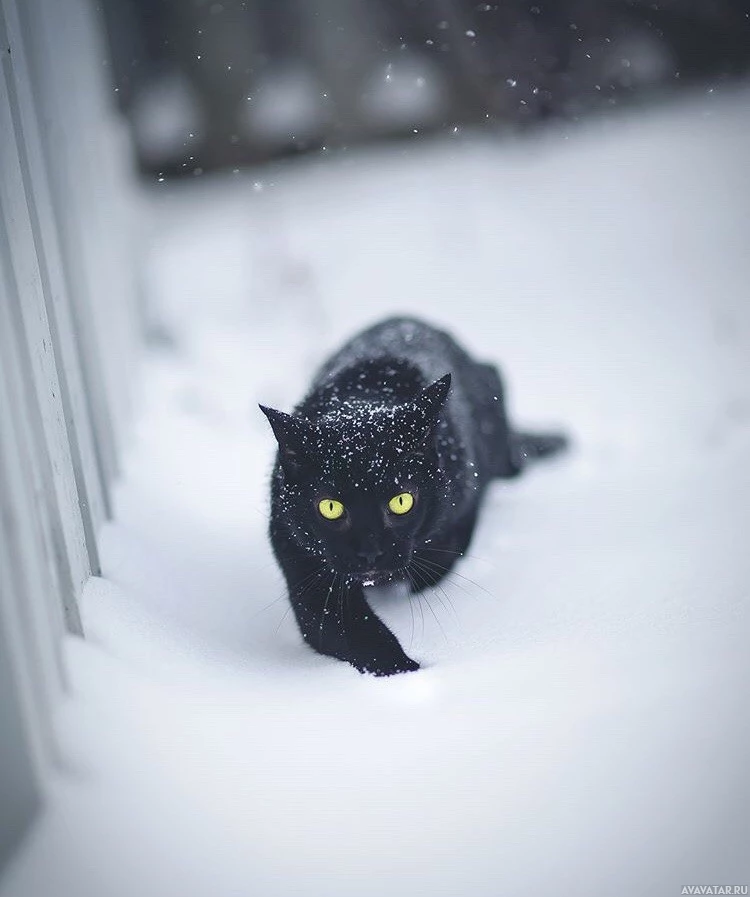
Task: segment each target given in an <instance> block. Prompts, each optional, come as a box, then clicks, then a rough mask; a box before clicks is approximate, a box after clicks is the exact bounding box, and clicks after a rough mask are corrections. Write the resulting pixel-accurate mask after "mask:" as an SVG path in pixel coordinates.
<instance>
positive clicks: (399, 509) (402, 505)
mask: <svg viewBox="0 0 750 897" xmlns="http://www.w3.org/2000/svg"><path fill="white" fill-rule="evenodd" d="M413 507H414V496H413V495H412V494H411V492H399V494H398V495H394V496H393V498H392V499H391V500H390V501H389V502H388V508H389V510H390V511H391V513H392V514H408V513H409V511H411V509H412V508H413Z"/></svg>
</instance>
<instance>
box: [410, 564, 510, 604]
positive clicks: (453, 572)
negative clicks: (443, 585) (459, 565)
mask: <svg viewBox="0 0 750 897" xmlns="http://www.w3.org/2000/svg"><path fill="white" fill-rule="evenodd" d="M420 560H421V561H428V559H427V558H425V557H421V556H420ZM428 562H429V563H430V564H433V566H435V567H437V568H438V569H440V570H442V571H443V572H444V573H445V574H446V575H449V576H458V577H460V578H461V579H465V580H466V582H469V583H471V584H472V585H473V586H474V587H475V588H477V589H481V590H482V591H483V592H484V593H485V594H486V595H488V596H489V597H490V598H492V599H493V600H494V601H496V600H497V596H496V595H493V594H492V592H489V591H488V590H487V589H485V588H484V586H480V585H479V583H478V582H474V580H473V579H469V577H468V576H464V575H463V574H462V573H458V572H457V571H456V570H452V569H450V568H448V567H443V566H441V565H440V564H438V563H437V561H432V560H430V561H428Z"/></svg>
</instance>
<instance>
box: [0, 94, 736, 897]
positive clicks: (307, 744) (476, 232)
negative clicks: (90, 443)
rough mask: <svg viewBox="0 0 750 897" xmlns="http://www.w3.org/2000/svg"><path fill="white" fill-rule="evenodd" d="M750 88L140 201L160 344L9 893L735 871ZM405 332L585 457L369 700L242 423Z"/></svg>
mask: <svg viewBox="0 0 750 897" xmlns="http://www.w3.org/2000/svg"><path fill="white" fill-rule="evenodd" d="M748 99H749V97H748V93H747V91H746V90H745V91H740V92H738V93H737V94H736V95H733V96H728V97H725V98H723V99H719V98H718V96H717V95H715V94H714V95H712V96H711V97H710V98H709V97H706V98H702V99H701V98H695V99H693V100H692V101H691V102H689V103H687V104H682V105H680V106H675V107H669V108H667V107H665V108H661V109H658V110H655V111H652V112H651V113H648V114H645V113H641V114H640V115H635V114H634V115H632V116H630V117H621V118H618V119H603V120H601V121H596V122H593V123H590V124H588V125H586V126H585V127H580V128H578V129H575V130H571V131H570V132H554V131H550V132H548V133H545V134H542V135H541V136H536V137H531V138H529V139H528V140H525V141H519V142H517V143H514V142H506V143H504V144H498V145H495V144H494V143H493V142H492V141H491V140H489V139H487V138H480V137H477V136H474V137H468V136H467V137H464V136H462V137H461V138H459V139H456V138H450V139H446V140H445V141H437V142H433V143H422V144H420V145H410V146H409V147H408V148H397V147H392V148H389V149H388V150H385V151H379V152H374V151H373V152H371V153H370V154H364V153H361V154H357V155H349V154H344V155H342V156H339V157H337V158H333V157H331V158H329V159H327V160H326V161H310V162H306V163H303V164H298V165H297V166H296V167H289V168H280V169H277V170H268V171H266V172H263V173H258V172H255V173H254V174H253V175H252V176H243V175H240V176H234V177H230V176H228V177H227V178H226V179H225V180H214V181H211V182H209V181H207V180H203V181H202V182H201V183H192V184H191V185H190V186H189V187H188V188H184V187H175V188H171V187H169V186H160V187H159V188H158V191H157V192H155V193H153V194H152V195H149V196H147V197H145V198H144V222H145V224H144V227H145V226H147V227H148V234H149V242H150V246H151V253H150V256H149V259H148V269H147V276H148V281H149V284H150V287H151V288H152V290H153V292H154V294H155V295H156V296H157V297H158V313H159V315H160V317H161V319H162V320H163V321H164V324H165V326H166V328H167V330H168V331H169V332H171V333H172V334H173V335H174V345H172V346H157V347H153V348H152V349H151V350H150V351H149V353H148V355H147V357H146V359H145V362H144V363H145V377H144V389H143V395H142V401H141V408H140V414H139V417H138V421H137V426H136V428H135V432H134V435H133V439H132V444H131V445H130V446H129V447H128V450H127V453H126V457H125V463H124V470H123V476H122V481H121V483H120V485H119V488H118V491H117V501H116V505H117V514H116V520H115V521H114V523H112V524H110V525H108V526H107V528H106V530H105V532H104V534H103V543H102V555H103V559H104V574H105V578H104V579H101V580H92V581H91V583H90V584H89V586H88V588H87V592H86V594H85V596H84V601H83V607H82V611H83V616H84V624H85V628H86V631H87V633H88V640H87V641H86V642H85V643H83V642H79V641H76V640H71V641H70V642H69V643H68V644H67V656H68V661H69V667H70V679H71V694H70V697H69V698H68V699H67V700H66V701H65V704H64V706H62V707H61V709H60V713H59V718H58V720H57V723H58V729H59V732H60V739H61V753H62V758H63V763H62V768H61V770H60V771H59V773H58V774H56V775H55V776H54V778H53V779H52V781H51V782H50V797H49V801H48V806H47V809H46V812H45V814H44V816H43V817H42V819H41V820H40V822H39V824H38V825H37V826H36V828H35V830H34V831H33V833H32V835H31V836H30V837H29V838H28V840H27V842H26V844H25V849H24V851H23V852H22V854H21V855H20V856H19V857H18V860H17V862H16V863H15V864H14V866H13V867H12V868H11V870H10V871H9V874H8V875H7V877H6V878H5V879H4V881H3V885H2V887H0V894H1V895H2V897H32V895H33V897H41V895H52V894H54V895H56V897H73V895H76V897H103V895H107V897H120V895H122V897H125V895H127V897H132V895H136V894H137V895H139V897H152V895H153V897H157V895H158V897H170V895H181V897H203V895H221V897H230V895H247V894H259V895H263V897H276V895H279V897H282V895H284V897H287V895H296V894H300V893H303V894H306V895H309V897H317V895H320V897H323V895H325V897H335V895H352V894H356V895H358V897H367V895H383V894H393V895H407V894H409V895H421V894H425V895H431V897H433V895H434V897H438V895H456V894H470V895H472V897H485V895H486V897H490V895H492V897H495V895H498V894H512V893H524V894H532V895H541V894H547V893H560V894H573V893H575V894H582V895H589V894H591V895H618V897H619V895H624V894H629V893H633V894H639V895H646V897H648V895H664V894H670V893H680V890H681V888H682V887H683V885H690V884H706V883H714V884H727V883H732V884H738V885H742V884H747V883H748V879H749V878H750V859H749V858H748V857H750V852H749V851H748V850H747V842H748V823H747V802H748V797H750V789H749V788H748V785H749V784H750V776H749V775H748V769H747V756H748V748H749V747H750V745H749V744H748V710H747V688H748V672H749V669H750V662H749V661H748V650H747V639H748V634H750V625H749V624H750V619H749V613H748V591H749V590H750V558H749V556H748V551H747V544H748V543H747V539H748V533H750V478H749V477H747V475H746V467H747V462H748V457H749V455H748V450H749V449H750V303H748V297H747V292H748V283H750V276H749V275H750V253H748V252H747V235H748V225H749V224H750V222H749V221H748V211H747V210H748V208H749V205H748V186H749V184H748V167H747V154H746V147H747V145H748V140H749V139H750V119H748V116H747V111H746V110H747V102H748ZM259 179H260V181H261V182H262V183H263V187H264V189H263V190H262V191H260V192H259V191H258V190H256V189H254V187H253V180H255V181H258V180H259ZM399 312H401V313H410V314H416V315H421V316H424V317H426V318H428V319H430V320H433V321H435V322H436V323H438V324H440V325H443V326H445V327H447V328H449V329H450V330H452V331H453V332H454V333H455V334H456V335H457V336H458V337H459V338H460V339H461V341H462V342H463V343H464V344H465V345H466V346H467V347H469V348H470V349H471V350H472V351H473V352H475V353H476V354H477V355H478V356H481V357H484V358H486V359H488V360H497V361H501V362H502V364H503V367H504V369H505V371H506V373H507V375H508V378H509V381H510V386H511V403H512V409H513V412H514V415H515V418H516V419H517V420H519V421H520V422H522V423H524V424H525V425H528V426H531V425H542V424H544V425H547V424H550V425H559V426H562V427H565V429H567V430H568V432H570V433H571V435H572V436H573V438H574V441H575V450H574V451H573V452H572V453H571V454H570V455H568V456H567V457H566V458H564V459H562V460H560V461H558V462H555V463H551V464H549V465H547V466H546V467H544V468H542V467H540V468H539V469H538V470H536V471H534V472H533V474H532V475H529V476H528V477H524V478H523V479H522V480H519V481H517V482H513V483H511V484H502V485H500V484H498V485H497V486H495V487H494V489H493V490H492V492H491V495H490V498H489V501H488V505H487V508H486V511H485V513H484V515H483V517H482V521H481V525H480V527H479V530H478V533H477V535H476V538H475V540H474V542H473V544H472V546H471V548H470V551H469V554H470V556H469V557H467V558H466V559H465V561H464V562H463V563H462V565H461V566H460V567H459V569H458V574H457V575H456V577H455V578H453V580H452V582H451V583H450V584H448V585H446V587H445V594H441V593H440V592H437V593H433V594H432V595H430V596H428V598H429V604H427V603H424V604H423V605H421V606H419V607H417V606H415V607H414V608H413V610H414V614H413V616H412V613H411V610H410V607H409V605H408V603H407V602H405V600H404V596H403V594H402V593H401V592H400V591H399V589H397V588H396V589H391V590H390V591H389V592H385V593H383V594H381V595H380V597H379V598H378V602H377V604H378V608H379V610H380V612H381V613H382V614H383V616H384V617H385V618H386V619H387V621H388V622H389V623H390V624H391V625H392V626H393V627H394V628H395V630H396V631H397V633H398V634H399V636H400V637H401V639H402V640H403V643H404V646H405V648H406V649H407V651H408V652H409V653H410V654H411V655H412V656H414V657H415V658H417V659H418V660H420V661H421V662H422V663H423V664H424V667H425V668H424V669H423V670H421V671H419V672H418V673H413V674H408V675H405V676H400V677H395V678H393V679H386V680H380V679H374V678H371V677H363V676H360V675H359V674H358V673H356V672H355V671H354V670H352V669H351V668H350V667H348V666H346V665H344V664H342V663H340V662H337V661H334V660H331V659H326V658H322V657H319V656H317V655H315V654H314V653H312V652H311V651H310V650H308V649H307V648H306V647H304V646H303V645H302V644H301V642H300V639H299V637H298V635H297V633H296V631H295V628H294V625H293V622H292V621H291V619H290V615H289V614H288V613H287V605H286V602H285V599H284V592H283V583H282V581H281V578H280V575H279V573H278V571H277V569H276V567H275V564H274V562H273V560H272V557H271V555H270V551H269V548H268V545H267V540H266V535H265V527H266V520H267V485H268V476H269V473H270V466H271V460H272V454H273V438H272V435H271V433H270V428H269V427H268V424H267V422H266V420H265V418H264V417H263V415H262V414H261V413H260V411H258V410H257V405H256V403H257V402H263V404H267V405H271V406H273V407H278V408H282V409H285V410H289V409H290V408H291V407H292V405H293V404H294V403H295V402H296V401H297V400H298V399H299V398H300V397H301V395H302V393H303V391H304V388H305V385H306V382H307V380H308V378H309V376H310V373H311V370H312V368H313V366H314V365H315V364H317V363H318V362H319V361H322V360H323V358H324V357H325V356H326V354H327V353H328V352H330V351H331V350H332V349H334V348H336V347H337V345H339V344H340V343H341V341H342V340H343V339H344V338H346V337H348V336H349V335H351V333H352V332H354V331H355V330H356V329H357V328H359V327H362V326H364V325H366V324H369V323H371V322H373V321H375V320H377V319H378V318H381V317H384V316H386V315H388V314H392V313H399Z"/></svg>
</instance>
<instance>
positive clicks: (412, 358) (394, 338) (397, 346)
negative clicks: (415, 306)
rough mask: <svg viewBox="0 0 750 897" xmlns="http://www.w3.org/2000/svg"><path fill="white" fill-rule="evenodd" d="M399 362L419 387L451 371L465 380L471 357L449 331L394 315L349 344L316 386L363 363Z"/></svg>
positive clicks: (331, 361)
mask: <svg viewBox="0 0 750 897" xmlns="http://www.w3.org/2000/svg"><path fill="white" fill-rule="evenodd" d="M378 363H381V364H383V365H388V364H395V365H396V366H397V367H398V368H399V369H400V370H402V371H407V370H412V371H413V373H414V375H415V386H416V387H422V386H425V385H427V384H428V383H432V382H434V381H435V380H437V379H439V378H440V377H442V376H443V375H444V374H447V373H448V372H450V373H452V375H453V377H454V387H455V386H457V385H458V383H456V380H458V381H460V380H461V375H462V373H463V372H464V370H465V369H467V368H468V367H469V366H470V365H471V359H470V358H469V356H468V355H467V354H466V353H465V352H464V351H463V350H462V349H461V347H460V346H459V345H458V344H457V343H456V342H455V340H454V339H453V338H452V337H451V336H450V335H449V334H447V333H445V332H444V331H442V330H439V329H438V328H436V327H433V326H431V325H430V324H428V323H426V322H425V321H420V320H419V319H418V318H408V317H394V318H388V319H386V320H385V321H381V322H380V323H378V324H375V325H374V326H372V327H369V328H367V329H366V330H363V331H362V332H361V333H359V334H357V335H356V336H354V337H353V338H352V339H351V340H349V342H347V343H345V344H344V345H343V346H342V347H341V349H339V351H338V352H336V353H335V354H334V355H333V356H332V357H331V358H329V359H328V361H327V362H325V364H324V365H323V366H322V368H321V369H320V371H319V372H318V374H317V376H316V377H315V381H314V383H315V385H321V386H322V385H324V384H326V383H330V382H331V381H332V380H333V379H335V378H336V377H337V376H339V375H340V374H341V373H342V372H344V371H347V370H351V369H354V368H357V367H359V366H363V365H367V366H372V365H373V364H378Z"/></svg>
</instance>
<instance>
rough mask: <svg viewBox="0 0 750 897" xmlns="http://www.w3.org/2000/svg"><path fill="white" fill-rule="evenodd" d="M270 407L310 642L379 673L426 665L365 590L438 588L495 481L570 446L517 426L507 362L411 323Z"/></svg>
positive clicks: (298, 600) (278, 530)
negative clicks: (296, 399) (397, 584)
mask: <svg viewBox="0 0 750 897" xmlns="http://www.w3.org/2000/svg"><path fill="white" fill-rule="evenodd" d="M260 407H261V409H262V411H263V412H264V413H265V415H266V417H267V418H268V420H269V421H270V423H271V426H272V428H273V432H274V434H275V436H276V439H277V441H278V444H279V451H278V456H277V460H276V466H275V467H274V471H273V478H272V487H271V525H270V535H271V543H272V545H273V550H274V554H275V555H276V559H277V560H278V562H279V564H280V565H281V569H282V570H283V572H284V576H285V578H286V581H287V585H288V587H289V600H290V601H291V604H292V608H293V609H294V613H295V616H296V618H297V624H298V626H299V629H300V632H301V633H302V637H303V638H304V639H305V641H307V643H308V644H309V645H310V646H311V647H313V648H314V649H315V650H316V651H319V652H320V653H321V654H329V655H332V656H333V657H338V658H340V659H341V660H346V661H348V662H349V663H351V664H352V665H353V666H355V667H356V668H357V669H358V670H360V671H361V672H368V673H374V674H375V675H377V676H388V675H391V674H393V673H401V672H406V671H408V670H416V669H419V664H417V663H416V662H415V661H414V660H412V659H411V658H410V657H407V655H406V654H405V653H404V651H403V649H402V648H401V645H400V644H399V642H398V640H397V639H396V637H395V636H394V635H393V634H392V633H391V631H390V630H389V629H388V628H387V627H386V626H385V624H384V623H383V622H382V621H381V620H380V619H379V618H378V617H377V616H376V615H375V614H374V613H373V611H372V610H371V609H370V607H369V605H368V603H367V599H366V598H365V588H366V587H367V586H370V585H377V584H383V583H386V582H389V581H393V580H407V581H408V582H409V584H410V587H411V590H412V591H413V592H418V591H420V590H422V589H424V588H427V587H429V586H433V585H435V584H436V583H438V582H439V581H440V580H441V579H442V578H443V577H444V576H446V575H447V574H448V573H449V572H450V570H451V568H452V567H453V565H454V564H455V563H456V561H457V560H458V559H459V558H460V557H461V554H462V553H463V552H464V551H465V550H466V548H467V546H468V544H469V541H470V540H471V536H472V533H473V531H474V526H475V524H476V521H477V513H478V511H479V506H480V504H481V500H482V496H483V495H484V493H485V490H486V489H487V486H488V485H489V483H490V482H491V481H492V479H493V478H495V477H513V476H516V475H517V474H518V473H519V472H520V471H521V469H522V468H523V466H524V465H525V464H526V463H527V461H529V460H530V459H533V458H540V457H544V456H546V455H551V454H553V453H554V452H557V451H559V450H560V449H562V448H563V447H564V446H565V444H566V442H565V439H564V437H562V436H554V435H530V434H522V433H516V432H514V431H513V430H511V429H510V427H509V424H508V421H507V418H506V413H505V402H504V398H503V387H502V383H501V380H500V376H499V374H498V372H497V370H496V369H495V368H494V367H493V366H492V365H489V364H480V363H478V362H476V361H473V360H472V359H471V358H470V357H469V356H468V355H467V354H466V352H464V350H463V349H462V348H461V347H460V346H458V345H457V344H456V342H455V341H454V340H453V339H452V338H451V337H450V336H449V335H448V334H447V333H443V332H442V331H440V330H436V329H435V328H433V327H430V326H429V325H428V324H425V323H423V322H422V321H418V320H413V319H409V318H394V319H391V320H388V321H384V322H383V323H382V324H377V325H376V326H374V327H372V328H370V329H369V330H366V331H364V332H363V333H361V334H360V335H359V336H356V337H355V338H354V339H353V340H351V342H349V343H347V344H346V345H345V346H344V347H343V348H342V349H341V351H340V352H338V353H337V354H336V355H334V356H333V358H331V359H330V360H329V361H328V362H327V363H326V364H325V365H324V367H323V368H322V370H321V371H320V372H319V373H318V375H317V377H316V378H315V380H314V381H313V385H312V389H311V390H310V393H309V394H308V396H307V398H306V399H305V400H304V401H303V402H302V403H301V404H300V405H299V406H298V407H297V408H296V409H295V411H294V413H293V414H284V413H283V412H281V411H275V410H274V409H272V408H266V407H264V406H263V405H261V406H260Z"/></svg>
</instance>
